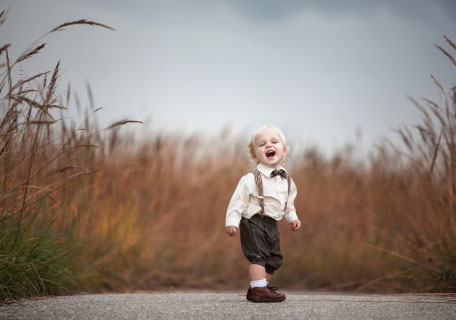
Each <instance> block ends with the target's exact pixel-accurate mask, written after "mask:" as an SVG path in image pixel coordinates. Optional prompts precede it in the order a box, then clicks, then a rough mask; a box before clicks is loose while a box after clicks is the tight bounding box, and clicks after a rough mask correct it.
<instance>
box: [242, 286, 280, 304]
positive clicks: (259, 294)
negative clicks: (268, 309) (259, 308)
mask: <svg viewBox="0 0 456 320" xmlns="http://www.w3.org/2000/svg"><path fill="white" fill-rule="evenodd" d="M247 294H248V292H247ZM247 299H248V298H247ZM248 300H250V301H252V302H282V301H283V300H285V295H284V294H283V293H279V292H275V291H272V290H269V288H268V287H263V288H253V289H250V299H248Z"/></svg>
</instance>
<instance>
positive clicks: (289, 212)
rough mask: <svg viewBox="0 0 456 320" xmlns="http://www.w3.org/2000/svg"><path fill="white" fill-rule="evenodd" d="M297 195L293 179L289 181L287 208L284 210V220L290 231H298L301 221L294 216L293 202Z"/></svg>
mask: <svg viewBox="0 0 456 320" xmlns="http://www.w3.org/2000/svg"><path fill="white" fill-rule="evenodd" d="M297 194H298V190H297V188H296V184H295V183H294V181H293V179H291V185H290V193H289V194H288V202H287V207H286V209H285V214H284V217H285V220H287V222H288V223H289V224H290V225H291V231H298V230H299V229H300V228H301V220H299V219H298V215H297V214H296V209H295V206H294V200H295V199H296V196H297Z"/></svg>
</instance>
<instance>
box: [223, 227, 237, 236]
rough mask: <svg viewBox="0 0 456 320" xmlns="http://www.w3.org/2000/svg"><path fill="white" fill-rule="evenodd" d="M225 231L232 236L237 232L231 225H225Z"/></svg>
mask: <svg viewBox="0 0 456 320" xmlns="http://www.w3.org/2000/svg"><path fill="white" fill-rule="evenodd" d="M225 232H226V233H227V234H228V235H229V236H230V237H232V236H234V235H235V234H236V233H237V228H236V227H233V226H229V227H225Z"/></svg>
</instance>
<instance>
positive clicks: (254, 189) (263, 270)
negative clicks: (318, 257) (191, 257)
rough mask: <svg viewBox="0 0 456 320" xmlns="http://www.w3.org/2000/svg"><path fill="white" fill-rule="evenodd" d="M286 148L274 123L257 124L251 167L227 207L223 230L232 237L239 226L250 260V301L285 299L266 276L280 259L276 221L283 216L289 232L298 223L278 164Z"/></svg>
mask: <svg viewBox="0 0 456 320" xmlns="http://www.w3.org/2000/svg"><path fill="white" fill-rule="evenodd" d="M288 150H289V148H288V146H287V144H286V140H285V136H284V134H283V133H282V131H281V130H280V129H279V128H277V127H274V126H264V127H261V128H259V129H257V130H256V131H255V132H254V133H253V135H252V139H251V141H250V144H249V153H250V156H251V157H252V159H253V161H254V162H255V163H256V165H257V166H256V170H255V171H254V172H253V173H248V174H247V175H245V176H243V177H242V178H241V180H240V181H239V183H238V185H237V187H236V190H235V191H234V194H233V196H232V198H231V201H230V204H229V206H228V210H227V212H226V223H225V231H226V233H227V234H228V235H230V236H234V235H235V234H236V233H237V231H238V228H239V230H240V235H241V247H242V251H243V252H244V255H245V257H246V258H247V260H249V261H250V265H249V279H250V286H249V289H248V291H247V295H246V297H247V299H248V300H250V301H252V302H280V301H284V300H285V295H284V294H282V293H279V292H277V288H276V287H271V286H269V285H268V281H269V280H270V279H271V277H272V275H273V273H274V271H276V270H277V269H278V268H279V267H280V265H281V264H282V261H283V257H282V254H281V252H280V241H279V230H278V227H277V221H279V220H281V219H282V217H285V219H286V220H287V222H289V223H290V225H291V230H292V231H297V230H299V228H300V227H301V221H300V220H299V219H298V216H297V215H296V210H295V207H294V200H295V198H296V194H297V190H296V185H295V184H294V182H293V180H292V179H291V177H290V175H289V174H288V172H287V171H286V170H285V168H283V166H282V165H283V162H284V159H285V157H286V155H287V154H288Z"/></svg>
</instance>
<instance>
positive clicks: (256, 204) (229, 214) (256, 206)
mask: <svg viewBox="0 0 456 320" xmlns="http://www.w3.org/2000/svg"><path fill="white" fill-rule="evenodd" d="M257 169H258V171H259V172H260V173H261V179H262V180H263V196H264V214H265V215H266V216H269V217H271V218H273V219H275V220H277V221H278V220H281V219H282V218H283V217H284V216H285V220H287V222H289V223H291V222H293V221H294V220H296V219H298V216H297V214H296V209H295V207H294V200H295V198H296V195H297V189H296V185H295V183H294V182H293V180H291V186H290V194H288V181H287V179H283V178H282V177H281V176H275V177H274V178H271V172H272V171H273V170H274V168H270V167H267V166H265V165H262V164H261V163H260V164H259V165H258V166H257ZM278 169H284V170H285V168H283V167H280V168H278ZM287 198H288V202H287ZM285 203H287V208H286V210H285ZM260 211H261V206H260V200H259V199H258V188H257V186H256V183H255V176H254V175H253V173H251V172H250V173H248V174H246V175H245V176H243V177H242V178H241V180H240V181H239V183H238V185H237V187H236V190H235V191H234V194H233V196H232V197H231V201H230V204H229V205H228V209H227V211H226V222H225V226H226V227H228V226H234V227H239V222H240V221H241V218H242V217H244V218H247V219H249V218H251V217H252V216H253V215H255V214H257V213H258V212H260Z"/></svg>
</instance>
